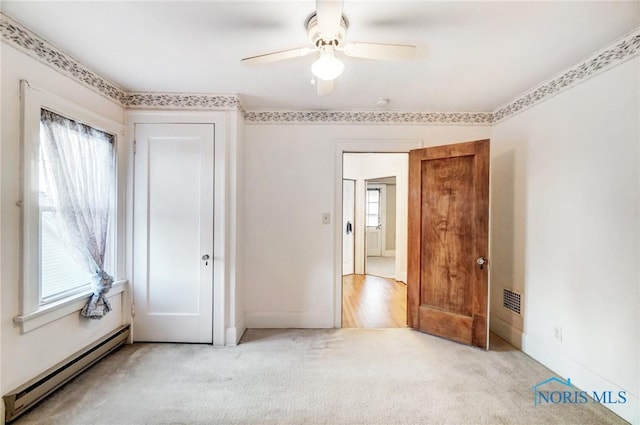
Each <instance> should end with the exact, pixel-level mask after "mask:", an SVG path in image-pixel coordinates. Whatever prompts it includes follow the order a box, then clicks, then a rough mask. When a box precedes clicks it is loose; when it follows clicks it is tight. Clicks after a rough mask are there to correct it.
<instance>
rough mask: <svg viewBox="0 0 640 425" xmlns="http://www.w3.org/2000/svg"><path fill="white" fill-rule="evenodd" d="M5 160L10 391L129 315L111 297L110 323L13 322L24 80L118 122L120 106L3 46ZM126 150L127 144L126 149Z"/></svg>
mask: <svg viewBox="0 0 640 425" xmlns="http://www.w3.org/2000/svg"><path fill="white" fill-rule="evenodd" d="M1 54H2V61H1V62H2V65H1V66H2V68H1V69H2V80H1V90H2V147H1V149H2V155H1V158H2V162H1V171H0V173H1V174H0V181H1V183H2V186H1V189H0V196H1V198H2V211H1V224H0V229H1V230H0V231H1V233H2V242H1V251H0V252H1V258H0V261H1V264H2V270H1V274H0V281H1V289H0V291H1V292H0V295H1V300H2V301H1V304H0V320H1V325H0V334H1V337H2V341H1V342H2V343H1V345H2V349H1V355H0V357H1V359H2V364H1V377H2V379H1V382H0V388H1V389H0V390H1V391H2V393H3V394H4V393H6V392H8V391H10V390H12V389H13V388H15V387H17V386H19V385H21V384H23V383H24V382H26V381H27V380H29V379H31V378H33V377H34V376H36V375H38V374H39V373H41V372H43V371H44V370H46V369H47V368H49V367H51V366H53V365H54V364H56V363H57V362H59V361H61V360H63V359H64V358H66V357H67V356H69V355H71V354H73V353H74V352H75V351H77V350H79V349H81V348H83V347H85V346H86V345H87V344H89V343H91V342H93V341H95V340H96V339H98V338H100V337H102V336H104V335H105V334H107V333H109V332H110V331H111V330H113V329H115V328H117V327H118V326H119V325H121V324H122V323H123V322H124V320H125V317H124V315H123V310H122V295H116V296H114V297H112V298H110V301H111V303H112V307H113V311H111V312H110V313H109V314H108V315H107V316H106V317H105V318H104V319H102V320H100V321H98V320H87V319H81V318H80V317H79V315H78V313H77V312H76V313H73V314H71V315H68V316H65V317H63V318H61V319H59V320H57V321H55V322H52V323H50V324H48V325H45V326H43V327H40V328H38V329H35V330H33V331H31V332H28V333H26V334H21V331H20V328H19V327H18V326H17V325H16V324H14V322H13V318H14V317H15V316H17V315H18V314H20V311H19V306H20V302H19V300H20V299H19V296H20V279H21V258H20V257H21V256H20V251H21V245H22V233H21V229H22V225H21V209H20V208H19V207H18V206H17V205H16V203H17V202H18V201H19V200H20V199H21V187H20V184H21V174H20V163H21V159H20V158H21V155H20V145H21V143H20V137H21V127H20V113H21V102H20V80H21V79H26V80H28V81H29V82H30V83H32V84H34V85H36V86H38V87H40V88H42V89H44V90H47V91H49V92H51V93H55V94H58V95H60V96H62V97H64V98H67V99H69V100H71V101H73V102H75V103H77V104H79V105H81V106H83V107H84V108H86V109H89V110H91V111H93V112H95V113H97V114H100V115H102V116H104V117H106V118H109V119H111V120H113V121H116V122H118V123H123V122H124V117H123V110H122V108H121V107H120V106H118V105H116V104H114V103H113V102H111V101H109V100H107V99H105V98H104V97H102V96H101V95H98V94H96V93H94V92H93V91H91V90H88V89H86V88H85V87H83V86H81V85H80V84H78V83H76V82H73V81H72V80H70V79H68V78H67V77H65V76H63V75H62V74H59V73H57V72H55V71H53V70H51V69H50V68H48V67H46V66H44V65H42V64H41V63H39V62H37V61H35V60H33V59H31V58H30V57H28V56H26V55H24V54H22V53H20V52H18V51H17V50H15V49H14V48H12V47H9V46H7V45H6V44H3V45H2V51H1ZM124 147H125V148H126V143H125V145H124Z"/></svg>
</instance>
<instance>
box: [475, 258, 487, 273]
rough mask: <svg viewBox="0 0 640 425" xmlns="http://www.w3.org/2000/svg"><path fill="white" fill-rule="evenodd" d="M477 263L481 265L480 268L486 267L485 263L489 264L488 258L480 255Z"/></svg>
mask: <svg viewBox="0 0 640 425" xmlns="http://www.w3.org/2000/svg"><path fill="white" fill-rule="evenodd" d="M476 264H478V265H479V266H480V270H482V269H483V268H484V265H485V264H487V259H486V258H484V257H478V258H477V259H476Z"/></svg>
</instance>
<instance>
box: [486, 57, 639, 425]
mask: <svg viewBox="0 0 640 425" xmlns="http://www.w3.org/2000/svg"><path fill="white" fill-rule="evenodd" d="M639 75H640V59H639V58H635V59H633V60H630V61H628V62H626V63H625V64H623V65H620V66H618V67H616V68H614V69H612V70H609V71H607V72H605V73H603V74H601V75H600V76H597V77H594V78H591V79H590V80H588V81H586V82H584V83H582V84H580V85H578V86H576V87H574V88H572V89H570V90H568V91H566V92H564V93H561V94H559V95H557V96H555V97H553V98H552V99H549V100H548V101H546V102H543V103H541V104H539V105H537V106H535V107H533V108H531V109H530V110H528V111H525V112H523V113H521V114H519V115H516V116H514V117H513V118H510V119H508V120H506V121H504V122H502V123H499V124H497V125H495V127H494V129H493V132H492V146H491V149H492V167H491V173H492V185H491V195H492V199H491V201H492V207H491V213H492V215H491V231H492V243H491V259H492V263H491V264H492V265H491V273H492V300H491V305H492V308H491V329H492V330H493V331H494V332H497V333H499V334H500V335H502V336H504V337H505V338H507V339H508V340H509V341H511V342H512V343H513V344H514V345H516V346H518V347H522V349H523V350H524V351H525V352H526V353H528V354H529V355H531V356H532V357H534V358H535V359H537V360H538V361H540V362H542V363H543V364H545V365H547V366H548V367H549V368H551V369H552V370H553V371H555V372H556V373H558V374H560V375H561V376H564V377H570V378H571V381H572V383H574V384H575V385H576V386H578V387H579V388H581V389H583V390H599V391H603V390H615V391H618V390H626V391H627V392H628V394H629V393H631V394H633V397H629V398H630V399H631V400H630V401H629V402H628V403H626V404H624V405H611V406H609V407H610V408H611V409H612V410H614V411H615V412H616V413H618V414H620V415H621V416H623V417H624V418H625V419H627V420H629V421H632V422H635V423H640V417H639V414H638V399H637V397H638V391H639V389H640V379H639V374H640V370H639V361H640V351H639V334H640V315H639V313H638V311H639V309H638V305H639V297H640V294H639V282H640V272H639V258H640V248H639V234H640V233H639V232H640V228H639V211H640V172H639V164H640V157H639V155H640V152H639V140H640V128H639V127H640V106H639V104H640V97H639V96H638V93H639V92H640V91H639V77H638V76H639ZM504 287H507V288H514V289H516V290H517V291H519V292H522V293H523V294H524V313H523V316H522V319H520V318H518V317H517V316H515V315H513V314H511V313H509V312H508V311H506V310H505V309H503V308H502V302H501V300H502V299H501V295H502V288H504ZM556 326H560V327H561V328H562V341H559V340H557V339H555V338H554V327H556Z"/></svg>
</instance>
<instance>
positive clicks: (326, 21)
mask: <svg viewBox="0 0 640 425" xmlns="http://www.w3.org/2000/svg"><path fill="white" fill-rule="evenodd" d="M342 2H343V0H316V13H315V14H314V15H312V16H311V18H309V20H308V21H307V34H308V36H309V41H311V46H310V47H299V48H296V49H289V50H281V51H278V52H272V53H267V54H264V55H258V56H251V57H248V58H244V59H242V62H243V63H246V64H250V65H259V64H264V63H269V62H276V61H281V60H285V59H292V58H296V57H301V56H306V55H308V54H310V53H312V52H316V51H317V52H319V58H318V59H317V60H316V61H315V62H314V63H313V65H312V66H311V72H312V73H313V75H314V76H315V77H316V81H317V83H316V85H317V87H318V94H319V95H325V94H329V93H331V92H333V82H334V80H335V79H336V78H338V77H339V76H340V75H341V74H342V72H343V71H344V64H343V63H342V61H341V60H340V59H338V58H337V57H336V51H337V52H342V53H344V54H345V55H346V56H350V57H354V58H364V59H375V60H403V59H411V58H412V57H413V55H414V54H415V50H416V46H411V45H406V44H380V43H344V40H345V37H346V34H347V21H346V20H345V18H344V16H342Z"/></svg>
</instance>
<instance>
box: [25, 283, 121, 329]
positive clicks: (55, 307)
mask: <svg viewBox="0 0 640 425" xmlns="http://www.w3.org/2000/svg"><path fill="white" fill-rule="evenodd" d="M127 282H128V281H127V280H126V279H125V280H119V281H117V282H114V283H113V286H112V287H111V290H110V291H109V292H108V293H107V298H111V297H113V296H114V295H117V294H120V293H122V292H124V289H125V286H126V284H127ZM91 294H92V292H91V291H87V292H81V293H79V294H76V295H74V296H72V297H69V298H65V299H63V300H59V301H55V302H52V303H50V304H47V305H46V306H43V307H41V308H40V309H38V310H36V311H33V312H31V313H27V314H23V315H20V316H16V317H14V318H13V322H14V323H17V324H19V325H20V328H21V330H22V333H23V334H24V333H27V332H31V331H32V330H34V329H37V328H39V327H41V326H44V325H46V324H48V323H51V322H53V321H56V320H58V319H60V318H62V317H64V316H68V315H69V314H73V313H75V312H78V311H80V310H82V307H84V305H85V304H86V303H87V299H88V298H89V297H90V296H91Z"/></svg>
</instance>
